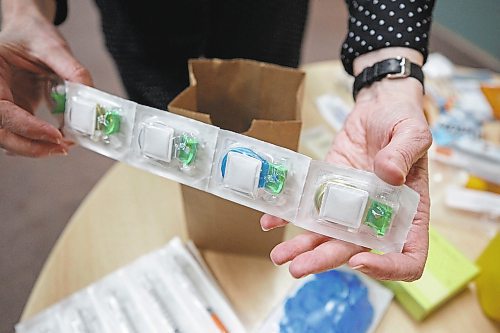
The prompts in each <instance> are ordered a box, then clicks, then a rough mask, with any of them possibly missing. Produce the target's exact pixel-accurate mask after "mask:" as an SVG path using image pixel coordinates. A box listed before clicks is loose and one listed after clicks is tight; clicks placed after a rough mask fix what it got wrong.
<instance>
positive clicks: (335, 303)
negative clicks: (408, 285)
mask: <svg viewBox="0 0 500 333" xmlns="http://www.w3.org/2000/svg"><path fill="white" fill-rule="evenodd" d="M392 297H393V294H392V292H391V291H390V290H389V289H387V288H385V287H383V286H381V285H380V284H378V283H377V282H375V281H373V280H371V279H370V278H368V277H366V276H364V275H363V274H360V273H358V272H356V271H353V270H352V269H349V268H345V267H341V268H338V269H335V270H331V271H327V272H323V273H319V274H313V275H309V276H308V277H306V278H303V279H300V280H299V281H298V282H297V283H296V284H295V286H294V287H293V288H292V290H290V292H289V293H288V294H287V295H286V297H285V299H283V300H282V301H281V302H280V304H278V305H277V306H276V307H275V308H274V310H273V311H272V312H271V314H270V315H269V316H268V317H267V318H266V320H264V322H263V323H262V325H261V326H260V327H259V328H258V330H257V333H304V332H307V333H337V332H356V333H371V332H373V331H374V330H375V329H376V327H377V325H378V323H379V322H380V319H381V318H382V316H383V315H384V313H385V311H386V310H387V307H388V305H389V304H390V302H391V300H392Z"/></svg>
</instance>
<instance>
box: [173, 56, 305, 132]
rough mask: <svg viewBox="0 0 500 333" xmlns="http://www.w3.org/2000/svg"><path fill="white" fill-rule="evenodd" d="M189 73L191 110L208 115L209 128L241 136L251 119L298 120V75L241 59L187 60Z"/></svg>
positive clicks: (283, 69)
mask: <svg viewBox="0 0 500 333" xmlns="http://www.w3.org/2000/svg"><path fill="white" fill-rule="evenodd" d="M189 70H190V77H191V85H192V86H196V87H197V88H196V91H195V92H190V93H195V94H196V105H194V107H195V109H192V110H195V111H198V112H201V113H206V114H210V115H211V120H212V124H213V125H216V126H219V127H221V128H224V129H228V130H231V131H234V132H238V133H242V132H245V131H247V130H248V129H249V128H250V125H251V123H252V120H254V119H261V120H274V121H286V120H300V112H299V111H300V107H299V106H297V100H298V99H301V98H298V97H299V96H298V94H301V93H302V84H303V81H304V73H303V72H301V71H298V70H293V69H288V68H286V67H281V66H277V65H271V64H267V63H262V62H258V61H253V60H244V59H234V60H225V61H222V60H219V59H215V60H206V59H205V60H202V59H196V60H190V62H189ZM174 101H175V100H174ZM177 102H179V101H177ZM173 104H174V105H176V104H178V103H173ZM191 106H193V105H191Z"/></svg>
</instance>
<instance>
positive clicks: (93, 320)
mask: <svg viewBox="0 0 500 333" xmlns="http://www.w3.org/2000/svg"><path fill="white" fill-rule="evenodd" d="M214 281H215V280H214V279H213V278H212V277H211V276H210V275H208V272H207V271H205V270H204V269H203V268H202V266H201V265H200V264H199V262H198V261H197V259H196V257H195V256H193V255H192V254H191V252H190V250H188V248H187V247H186V246H185V245H184V244H183V243H182V242H181V240H180V239H179V238H174V239H173V240H171V241H170V242H169V243H168V244H167V245H166V246H164V247H162V248H160V249H158V250H156V251H154V252H152V253H149V254H147V255H144V256H143V257H140V258H139V259H137V260H135V261H134V262H132V263H131V264H129V265H127V266H125V267H122V268H120V269H119V270H117V271H115V272H113V273H111V274H109V275H107V276H105V277H104V278H102V279H101V280H98V281H97V282H94V283H93V284H91V285H89V286H88V287H86V288H84V289H82V290H80V291H78V292H76V293H74V294H72V295H70V296H69V297H67V298H65V299H63V300H62V301H60V302H58V303H56V304H55V305H53V306H51V307H49V308H48V309H46V310H44V311H43V312H41V313H39V314H38V315H36V316H35V317H33V318H31V319H28V320H27V321H24V322H21V323H19V324H17V325H16V332H17V333H42V332H43V333H72V332H74V333H142V332H158V333H160V332H162V333H166V332H169V333H174V332H175V333H183V332H207V333H210V332H213V333H220V332H238V333H239V332H241V333H242V332H245V329H244V327H243V325H242V324H241V322H240V321H239V319H238V318H237V316H236V315H235V313H234V311H233V310H232V308H231V307H230V305H229V303H228V302H227V300H226V299H225V297H224V295H223V294H222V292H221V291H220V289H219V288H218V286H217V285H216V284H215V282H214Z"/></svg>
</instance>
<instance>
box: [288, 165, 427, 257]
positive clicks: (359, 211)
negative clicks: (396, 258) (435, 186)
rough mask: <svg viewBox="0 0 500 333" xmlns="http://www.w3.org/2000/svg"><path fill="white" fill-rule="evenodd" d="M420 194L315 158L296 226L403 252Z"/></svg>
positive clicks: (367, 245)
mask: <svg viewBox="0 0 500 333" xmlns="http://www.w3.org/2000/svg"><path fill="white" fill-rule="evenodd" d="M419 199H420V196H419V194H418V193H417V192H415V191H414V190H412V189H410V188H409V187H407V186H405V185H403V186H392V185H389V184H387V183H385V182H383V181H382V180H380V179H379V178H378V177H376V176H375V174H373V173H371V172H366V171H362V170H357V169H352V168H347V167H342V166H338V165H332V164H328V163H325V162H319V161H313V162H312V163H311V167H310V170H309V174H308V176H307V180H306V186H305V188H304V194H303V197H302V200H301V203H300V207H299V213H298V216H297V219H296V220H295V224H297V225H298V226H300V227H302V228H305V229H308V230H311V231H314V232H317V233H320V234H323V235H327V236H330V237H333V238H337V239H341V240H344V241H348V242H351V243H354V244H358V245H361V246H365V247H368V248H371V249H375V250H379V251H381V252H401V250H402V248H403V244H404V243H405V241H406V236H407V234H408V232H409V230H410V227H411V225H412V221H413V217H414V216H415V213H416V210H417V206H418V203H419Z"/></svg>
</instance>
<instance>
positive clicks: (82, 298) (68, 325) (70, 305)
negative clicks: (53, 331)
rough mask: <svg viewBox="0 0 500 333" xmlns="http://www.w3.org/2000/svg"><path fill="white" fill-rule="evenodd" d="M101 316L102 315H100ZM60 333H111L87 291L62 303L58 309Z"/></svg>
mask: <svg viewBox="0 0 500 333" xmlns="http://www.w3.org/2000/svg"><path fill="white" fill-rule="evenodd" d="M101 315H102V313H101ZM59 317H60V319H61V326H62V328H63V329H62V332H72V333H111V332H113V331H110V330H109V328H108V327H107V326H106V324H105V321H106V320H105V319H103V318H101V316H100V314H99V312H98V311H97V309H96V307H95V305H94V303H93V301H92V298H91V296H90V295H89V293H88V290H87V289H84V290H83V291H81V292H79V293H76V294H74V295H72V296H71V297H69V298H68V299H66V300H65V301H63V302H62V303H61V304H60V307H59Z"/></svg>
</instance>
